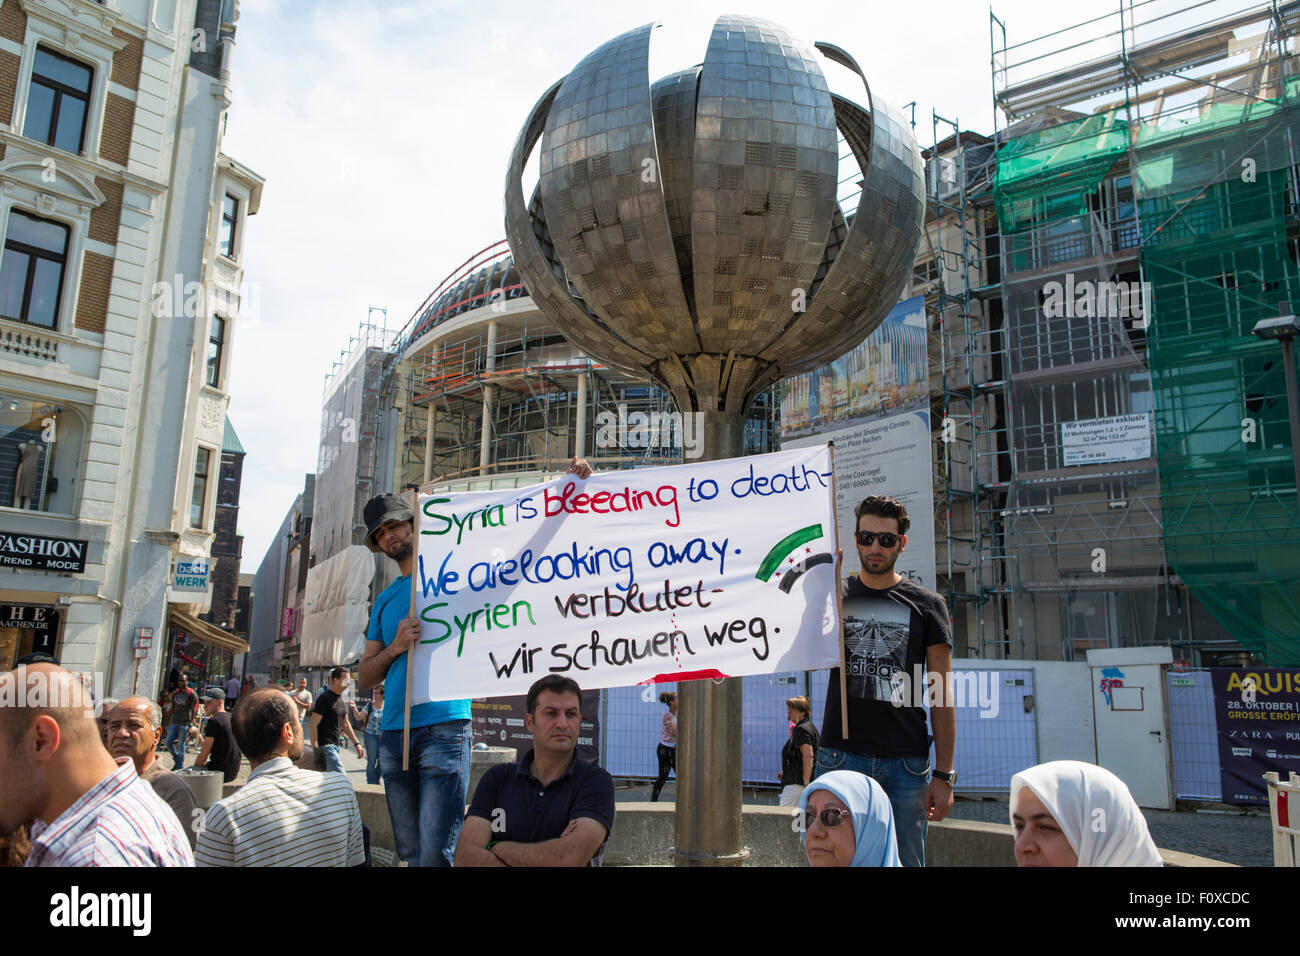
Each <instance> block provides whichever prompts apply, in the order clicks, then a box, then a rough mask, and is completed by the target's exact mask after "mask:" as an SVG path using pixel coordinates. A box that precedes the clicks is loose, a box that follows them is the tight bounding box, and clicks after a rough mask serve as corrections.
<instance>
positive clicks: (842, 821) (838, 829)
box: [799, 770, 903, 866]
mask: <svg viewBox="0 0 1300 956" xmlns="http://www.w3.org/2000/svg"><path fill="white" fill-rule="evenodd" d="M799 814H800V817H801V818H802V819H803V821H804V825H803V827H802V828H801V829H802V833H803V849H804V853H805V855H807V857H808V863H809V864H810V865H812V866H902V865H903V864H902V863H900V862H899V859H898V839H897V837H896V836H895V835H894V811H893V808H891V807H890V805H889V797H887V796H885V791H884V789H883V788H882V787H881V786H880V784H878V783H876V781H874V780H872V779H871V778H870V777H868V776H866V775H865V774H861V773H856V772H854V771H852V770H833V771H831V772H830V773H824V774H822V775H821V776H820V777H818V778H817V779H816V780H814V781H813V782H812V783H810V784H808V786H807V787H805V788H804V791H803V793H802V794H801V795H800V796H799Z"/></svg>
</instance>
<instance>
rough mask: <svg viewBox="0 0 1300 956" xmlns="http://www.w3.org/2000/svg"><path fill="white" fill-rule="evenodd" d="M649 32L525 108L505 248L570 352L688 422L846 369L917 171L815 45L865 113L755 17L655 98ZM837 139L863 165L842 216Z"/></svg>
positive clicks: (898, 265) (604, 51)
mask: <svg viewBox="0 0 1300 956" xmlns="http://www.w3.org/2000/svg"><path fill="white" fill-rule="evenodd" d="M654 26H655V25H654V24H647V25H645V26H642V27H638V28H637V29H635V30H631V31H629V32H628V33H625V34H623V35H622V36H619V37H616V38H614V39H613V40H610V41H609V42H608V43H606V44H604V45H603V46H601V47H599V48H597V49H596V50H595V51H593V52H592V53H591V54H590V55H588V56H587V57H586V58H585V59H584V60H583V61H582V62H581V63H579V64H578V65H577V66H576V67H575V68H574V70H573V72H571V73H570V74H569V75H568V76H566V77H564V78H563V79H562V80H560V81H559V82H557V83H556V84H555V85H554V86H552V87H551V88H550V89H549V90H547V91H546V93H545V94H544V95H543V96H542V98H541V99H540V100H539V101H538V103H537V105H536V106H535V107H534V108H533V110H532V113H531V114H530V115H529V117H528V120H527V122H526V123H525V124H524V127H523V129H522V130H521V132H520V134H519V138H518V140H517V141H516V143H515V147H514V151H513V154H512V156H511V159H510V170H509V173H508V174H507V178H506V194H505V208H506V236H507V239H508V241H509V243H510V251H511V252H512V253H513V255H514V259H515V262H516V263H517V264H518V266H519V269H520V272H521V275H522V277H523V279H524V282H525V284H526V285H527V287H528V289H529V290H530V292H531V293H532V296H533V299H534V301H535V302H536V304H537V306H538V307H539V308H540V309H541V310H542V312H543V313H545V314H546V315H547V316H548V317H549V318H550V319H551V320H552V321H553V322H554V323H555V325H556V326H557V328H559V330H560V331H561V332H562V333H563V334H564V335H565V336H566V337H567V338H568V339H569V340H570V341H572V342H574V343H575V344H576V345H578V346H579V347H580V348H582V349H583V350H584V351H586V352H588V353H589V354H591V355H592V356H594V357H597V358H599V359H601V360H603V361H605V362H608V363H609V364H612V365H615V366H618V367H621V368H623V369H626V370H630V371H637V372H643V373H649V374H650V375H651V377H652V378H654V379H655V380H657V381H658V382H660V383H661V384H663V385H664V386H666V387H667V388H668V389H669V390H670V391H671V392H672V394H673V396H674V398H675V399H676V401H677V404H678V408H679V410H680V411H682V412H688V411H701V412H714V413H723V414H724V415H726V416H728V417H730V418H734V419H739V418H740V416H742V415H743V414H744V411H745V408H746V406H747V405H748V403H749V400H750V399H751V398H752V397H753V395H754V394H755V393H756V392H757V391H758V390H759V389H761V388H763V387H765V386H766V385H768V384H770V383H771V382H773V381H775V380H777V379H779V378H781V377H783V376H786V375H791V374H794V373H798V372H802V371H807V370H809V369H811V368H814V367H816V366H817V365H818V364H820V363H822V362H824V361H827V360H829V359H831V358H834V357H835V356H837V355H839V354H840V353H842V352H843V351H845V350H846V349H847V348H849V347H850V346H852V345H853V344H854V343H855V342H857V341H859V340H860V339H861V338H862V337H863V336H865V335H867V334H868V333H869V332H871V330H872V329H874V328H875V327H876V326H877V325H879V324H880V322H881V321H882V320H883V319H884V317H885V315H886V314H887V313H888V312H889V310H890V308H891V307H892V306H893V305H894V303H895V301H896V300H897V298H898V295H899V293H900V292H901V291H902V289H903V286H904V283H905V282H906V281H907V278H908V276H909V275H910V272H911V269H912V263H913V259H914V256H915V253H916V246H917V243H918V241H919V239H920V234H921V222H922V217H923V215H924V184H923V177H922V171H921V165H920V158H919V157H918V155H917V152H916V147H915V143H914V142H913V139H912V135H911V132H910V130H909V129H908V128H907V126H906V125H905V124H904V123H903V121H902V120H901V118H900V117H899V116H898V115H897V114H896V113H894V112H893V111H892V110H891V109H889V107H887V106H886V105H885V104H884V103H883V102H881V100H880V98H879V97H878V96H874V95H873V94H872V93H871V90H870V87H869V86H867V81H866V77H865V76H864V75H863V73H862V70H861V69H860V68H859V67H858V65H857V63H856V62H855V61H854V60H853V58H852V57H851V56H849V55H848V54H847V53H845V52H844V51H843V50H841V49H839V48H838V47H835V46H832V45H830V44H826V43H819V44H816V49H817V50H819V51H820V52H821V53H822V54H824V55H825V56H826V57H827V58H828V59H831V60H833V61H835V62H837V63H840V64H841V65H843V66H846V67H848V68H849V69H851V70H853V71H854V72H856V73H857V74H858V75H859V76H861V77H862V82H863V85H864V87H866V102H867V105H866V106H865V107H863V106H861V105H859V104H857V103H854V102H852V101H851V100H848V99H845V98H844V97H840V96H837V95H835V94H834V93H831V92H830V90H829V88H828V86H827V83H826V78H825V76H824V75H823V74H822V71H821V67H820V65H819V58H818V56H817V54H816V53H814V52H813V50H812V49H810V48H808V47H807V46H806V45H804V44H803V43H801V42H800V41H798V40H796V39H794V38H793V37H792V36H791V35H790V34H789V32H788V31H787V30H785V28H783V27H781V26H779V25H777V24H775V23H771V22H769V21H767V20H759V19H755V18H752V17H739V16H724V17H722V18H721V19H719V20H718V22H717V23H716V25H715V26H714V28H713V33H712V35H711V36H710V38H709V45H708V50H707V52H706V54H705V57H704V62H703V64H702V65H700V66H696V67H693V68H692V69H689V70H684V71H682V72H680V73H674V74H672V75H670V76H667V77H664V78H663V79H661V80H659V81H658V82H657V83H655V84H654V85H653V86H651V84H650V80H649V74H648V60H649V47H650V32H651V30H652V29H653V28H654ZM837 129H838V130H839V133H840V134H841V135H842V136H843V137H844V140H845V142H846V143H847V144H848V146H849V148H850V150H851V151H852V153H853V156H854V158H855V159H856V161H857V163H858V166H859V167H860V170H861V177H860V179H861V184H862V195H861V200H860V202H859V205H858V208H857V211H856V213H855V214H853V215H852V216H851V217H849V221H847V222H846V220H845V216H844V215H843V213H842V211H841V209H840V207H839V203H838V202H837V200H836V190H837V180H838V161H839V157H838V147H837V138H836V130H837ZM539 138H540V140H541V153H540V179H539V181H538V185H537V189H536V191H535V192H534V194H533V196H532V199H531V201H530V202H528V204H527V205H525V202H524V195H523V186H522V176H523V170H524V165H525V163H526V162H527V161H528V158H529V157H530V155H531V154H532V152H533V149H534V147H535V146H536V145H537V141H538V139H539Z"/></svg>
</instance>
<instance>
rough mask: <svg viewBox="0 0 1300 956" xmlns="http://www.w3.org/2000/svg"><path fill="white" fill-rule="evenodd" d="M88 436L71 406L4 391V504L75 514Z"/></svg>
mask: <svg viewBox="0 0 1300 956" xmlns="http://www.w3.org/2000/svg"><path fill="white" fill-rule="evenodd" d="M84 434H85V427H84V425H83V423H82V415H80V414H77V413H76V412H73V411H72V410H71V409H70V408H66V407H64V406H63V405H59V404H56V403H54V402H50V401H48V400H45V399H40V398H33V397H31V396H28V395H20V394H17V393H15V392H0V508H19V509H21V510H24V511H42V512H46V513H52V514H73V513H75V511H76V500H75V496H76V490H77V470H78V468H79V467H80V465H81V462H80V457H81V445H82V437H83V435H84ZM3 524H4V522H3V521H2V520H0V526H3Z"/></svg>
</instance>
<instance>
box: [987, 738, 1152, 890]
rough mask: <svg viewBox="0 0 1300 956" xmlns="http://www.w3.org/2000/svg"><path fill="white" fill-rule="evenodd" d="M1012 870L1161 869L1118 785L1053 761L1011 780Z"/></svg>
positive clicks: (1099, 771)
mask: <svg viewBox="0 0 1300 956" xmlns="http://www.w3.org/2000/svg"><path fill="white" fill-rule="evenodd" d="M1011 828H1012V830H1013V831H1015V835H1016V865H1017V866H1163V865H1164V860H1163V859H1162V858H1161V856H1160V851H1159V850H1158V849H1156V844H1155V841H1154V840H1152V839H1151V833H1150V831H1148V830H1147V821H1146V818H1145V817H1143V816H1142V811H1141V810H1140V809H1138V805H1137V801H1136V800H1134V799H1133V795H1132V794H1131V793H1129V789H1128V787H1127V786H1125V784H1124V781H1123V780H1121V779H1120V778H1119V777H1117V776H1115V775H1114V774H1113V773H1111V772H1110V771H1109V770H1106V769H1104V768H1102V767H1098V766H1097V765H1096V764H1090V763H1083V762H1081V761H1078V760H1053V761H1052V762H1050V763H1043V764H1039V765H1038V766H1036V767H1030V768H1029V769H1028V770H1022V771H1021V772H1020V773H1018V774H1016V775H1015V776H1014V777H1012V778H1011Z"/></svg>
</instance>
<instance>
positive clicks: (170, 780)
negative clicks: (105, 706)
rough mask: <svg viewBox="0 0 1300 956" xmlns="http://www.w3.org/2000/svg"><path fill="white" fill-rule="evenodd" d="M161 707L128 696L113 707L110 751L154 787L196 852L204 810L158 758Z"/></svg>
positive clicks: (186, 786)
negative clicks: (131, 765) (126, 759)
mask: <svg viewBox="0 0 1300 956" xmlns="http://www.w3.org/2000/svg"><path fill="white" fill-rule="evenodd" d="M162 734H163V726H162V708H161V707H159V706H158V705H157V704H155V703H154V702H153V701H151V700H149V698H147V697H128V698H126V699H125V700H123V701H122V702H121V703H120V704H118V705H117V706H116V707H114V708H113V712H112V714H111V715H110V716H109V719H108V752H109V753H110V754H112V755H113V759H115V760H116V759H119V758H122V757H128V758H130V760H131V762H132V763H133V764H135V772H136V773H137V774H139V776H140V779H141V780H143V781H145V783H147V784H149V786H151V787H153V790H154V793H156V794H158V796H159V797H161V798H162V801H163V802H164V803H165V804H167V806H169V807H171V808H172V812H173V813H175V814H176V819H178V820H180V822H181V826H182V827H183V828H184V829H185V836H186V837H187V838H188V839H189V841H190V849H191V850H192V849H194V841H195V840H197V839H198V831H199V824H200V817H201V816H202V813H201V811H200V810H199V809H198V805H197V804H196V803H195V802H194V792H193V791H192V790H190V787H189V784H187V783H186V782H185V781H184V780H182V779H181V778H180V777H179V776H178V775H177V774H175V773H172V771H170V770H167V769H164V767H163V765H162V761H161V760H159V759H158V742H159V741H160V740H162Z"/></svg>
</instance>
